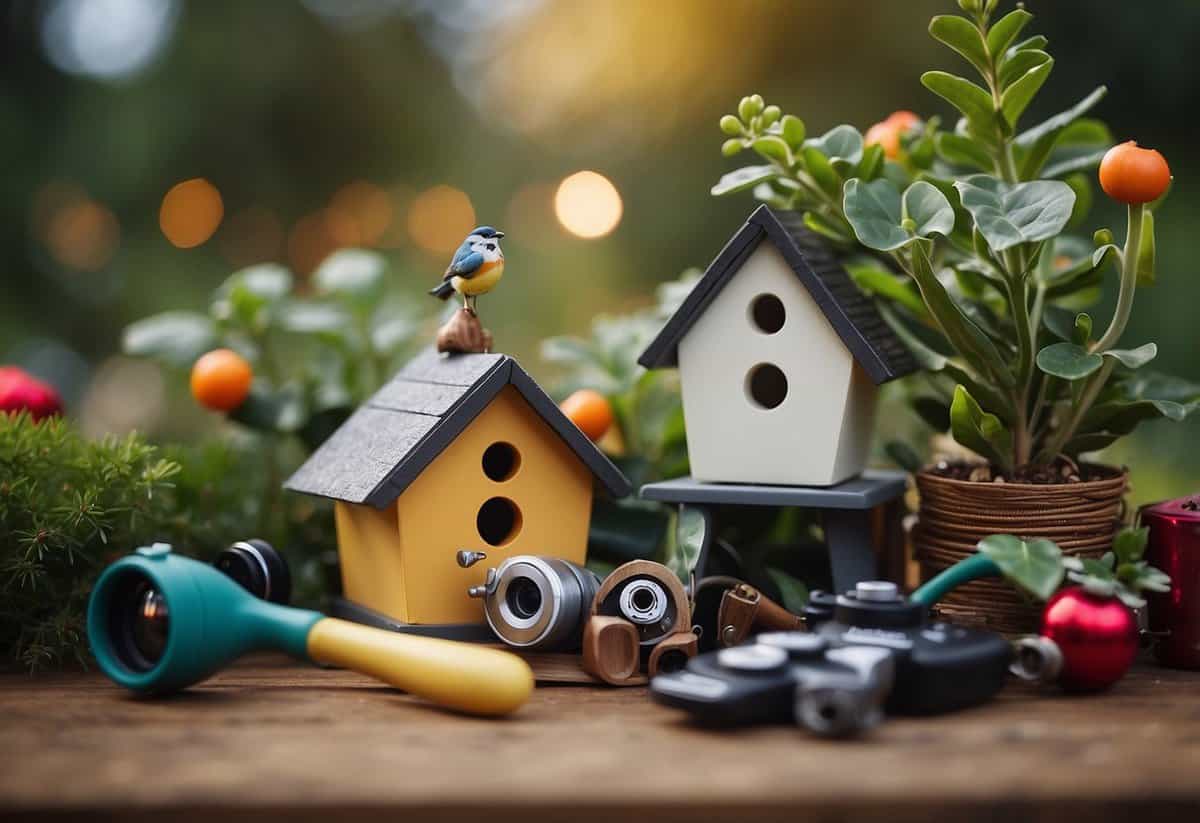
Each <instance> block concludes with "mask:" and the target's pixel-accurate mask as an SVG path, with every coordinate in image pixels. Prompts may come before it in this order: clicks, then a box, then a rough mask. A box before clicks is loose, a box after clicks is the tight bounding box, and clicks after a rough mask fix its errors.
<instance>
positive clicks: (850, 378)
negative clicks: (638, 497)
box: [679, 242, 877, 486]
mask: <svg viewBox="0 0 1200 823" xmlns="http://www.w3.org/2000/svg"><path fill="white" fill-rule="evenodd" d="M679 371H680V378H681V380H682V383H683V411H684V417H685V418H686V422H687V432H688V454H689V458H690V461H691V467H692V475H693V476H694V477H695V478H696V479H697V480H702V481H708V482H742V483H777V484H791V485H821V486H824V485H832V484H835V483H839V482H841V481H842V480H845V479H847V478H849V477H852V476H854V475H855V474H858V473H859V472H860V471H862V469H863V467H864V465H865V462H866V458H867V452H868V449H869V446H870V438H871V430H872V426H873V423H874V407H875V398H876V392H877V390H876V387H875V385H874V384H873V383H872V382H871V380H870V378H869V377H868V376H867V375H866V374H865V373H864V372H863V370H862V369H861V368H860V367H859V366H858V365H857V364H856V363H855V362H854V359H853V357H852V356H851V354H850V353H849V351H848V350H847V349H846V347H845V345H844V344H843V343H842V341H841V338H839V337H838V335H837V333H836V332H835V331H834V329H833V327H832V326H831V325H830V323H829V321H828V320H827V319H826V318H825V315H824V314H823V313H822V312H821V310H820V308H818V306H817V304H816V303H815V301H814V300H813V299H812V297H811V295H810V294H809V293H808V290H807V289H806V288H805V287H804V285H803V284H802V283H801V282H800V280H799V278H797V276H796V274H795V272H793V271H792V270H791V268H790V267H789V266H788V264H787V263H786V261H785V260H784V259H783V256H782V255H781V254H780V253H779V250H778V249H776V248H775V246H774V245H772V244H771V243H769V242H763V243H760V244H759V246H758V248H757V249H755V251H754V252H753V253H751V255H750V256H749V257H748V258H747V259H746V261H745V262H744V263H743V264H742V266H741V268H740V270H739V271H737V272H736V273H734V275H733V276H732V278H731V279H730V280H729V281H728V282H727V283H726V284H725V287H724V288H723V289H722V290H721V292H720V293H719V294H718V295H717V296H716V298H715V299H714V300H713V302H712V303H710V304H709V306H708V308H707V309H706V310H705V311H704V312H703V314H701V316H700V317H699V318H698V319H697V320H696V322H695V323H694V324H693V326H692V327H691V329H689V330H688V332H687V334H686V335H684V337H683V339H682V340H681V341H680V343H679Z"/></svg>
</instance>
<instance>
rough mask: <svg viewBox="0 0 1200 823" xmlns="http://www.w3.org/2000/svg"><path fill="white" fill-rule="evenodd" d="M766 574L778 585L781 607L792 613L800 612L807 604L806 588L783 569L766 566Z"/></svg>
mask: <svg viewBox="0 0 1200 823" xmlns="http://www.w3.org/2000/svg"><path fill="white" fill-rule="evenodd" d="M766 571H767V574H768V575H769V576H770V578H771V580H772V581H773V582H774V583H775V585H776V586H778V587H779V596H780V599H781V600H783V607H784V608H785V609H787V610H788V611H790V612H792V613H793V614H800V613H802V612H803V611H804V607H805V606H807V605H808V588H807V587H806V586H805V585H804V584H803V583H801V582H800V581H799V580H797V579H796V578H794V577H792V576H791V575H790V574H788V573H787V572H785V571H781V570H779V569H776V568H771V567H767V570H766Z"/></svg>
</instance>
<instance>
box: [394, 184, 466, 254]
mask: <svg viewBox="0 0 1200 823" xmlns="http://www.w3.org/2000/svg"><path fill="white" fill-rule="evenodd" d="M473 228H475V207H474V206H472V205H471V198H469V197H467V195H466V194H465V193H464V192H461V191H459V190H458V189H456V188H454V187H452V186H446V185H440V186H434V187H433V188H429V189H426V190H425V191H423V192H421V193H420V194H418V195H417V196H416V197H415V198H414V199H413V201H412V204H411V205H410V206H409V208H408V233H409V235H411V236H412V239H413V242H414V243H416V244H417V246H419V247H420V248H422V249H424V250H425V251H427V252H430V253H431V254H444V253H447V252H451V251H453V250H454V249H455V248H457V247H458V244H459V243H461V242H462V241H463V238H464V237H466V236H467V234H468V233H469V232H470V231H471V229H473Z"/></svg>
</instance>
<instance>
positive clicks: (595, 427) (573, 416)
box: [559, 389, 613, 442]
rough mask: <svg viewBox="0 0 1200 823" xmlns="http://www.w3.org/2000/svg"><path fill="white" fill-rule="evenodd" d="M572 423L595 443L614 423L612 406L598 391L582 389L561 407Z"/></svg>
mask: <svg viewBox="0 0 1200 823" xmlns="http://www.w3.org/2000/svg"><path fill="white" fill-rule="evenodd" d="M559 408H560V409H562V411H563V414H565V415H566V416H567V417H568V418H569V419H570V421H571V422H572V423H574V424H575V425H576V426H578V427H579V430H580V431H582V432H583V433H584V434H586V435H587V438H588V440H591V441H592V442H595V441H597V440H599V439H600V438H601V437H603V436H604V433H605V432H607V431H608V429H609V427H610V426H612V423H613V410H612V404H611V403H609V402H608V398H606V397H605V396H604V395H602V394H601V393H600V392H598V391H592V390H591V389H580V390H579V391H577V392H575V393H574V394H572V395H571V396H570V397H568V398H567V399H566V400H564V401H562V404H561V405H560V406H559Z"/></svg>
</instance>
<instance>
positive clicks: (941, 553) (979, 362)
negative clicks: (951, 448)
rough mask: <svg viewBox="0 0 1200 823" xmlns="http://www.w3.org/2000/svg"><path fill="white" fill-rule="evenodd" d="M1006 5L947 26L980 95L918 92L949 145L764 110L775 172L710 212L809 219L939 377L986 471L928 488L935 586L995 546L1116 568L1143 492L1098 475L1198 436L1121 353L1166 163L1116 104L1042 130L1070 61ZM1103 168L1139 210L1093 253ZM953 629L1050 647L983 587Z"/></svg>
mask: <svg viewBox="0 0 1200 823" xmlns="http://www.w3.org/2000/svg"><path fill="white" fill-rule="evenodd" d="M997 2H998V0H959V3H958V5H959V7H960V8H961V9H962V10H963V12H964V13H965V15H940V16H937V17H934V18H933V20H932V22H931V23H930V26H929V31H930V33H931V34H932V35H933V37H934V38H936V39H937V40H939V41H940V42H942V43H943V44H945V45H947V46H948V47H950V48H951V49H953V50H954V51H955V52H957V53H958V54H959V55H960V56H961V57H962V58H964V59H965V60H966V62H967V63H969V64H970V66H971V68H972V69H973V71H974V73H975V74H976V75H977V78H978V79H977V80H976V81H972V80H969V79H967V78H966V77H961V76H957V75H954V74H950V73H947V72H944V71H930V72H926V73H925V74H924V75H922V77H921V82H922V84H923V85H924V86H925V87H926V88H927V89H929V90H930V91H932V92H933V93H934V94H936V95H938V96H939V97H941V98H942V99H943V100H944V101H946V102H947V103H949V104H950V105H951V106H953V107H954V109H956V110H957V115H958V117H957V118H956V122H954V123H953V125H952V126H949V127H946V128H944V127H943V126H942V123H941V120H940V119H939V118H938V117H930V118H928V119H926V120H922V119H920V118H919V117H917V116H916V115H915V114H912V113H911V112H897V113H896V114H894V115H893V116H892V117H890V118H888V119H887V120H885V121H884V122H882V123H879V124H876V125H875V126H874V127H872V128H871V129H870V130H869V131H868V132H867V135H866V137H865V138H864V136H863V135H862V134H860V133H859V131H858V130H857V129H855V128H854V127H852V126H849V125H841V126H838V127H836V128H834V129H832V130H831V131H829V132H827V133H826V134H824V135H822V136H820V137H808V136H807V135H806V129H805V125H804V123H803V121H801V120H800V119H799V118H797V117H795V116H792V115H790V114H784V113H783V112H782V111H781V110H780V108H779V107H778V106H768V105H766V104H765V103H764V101H763V100H762V98H761V97H759V96H757V95H752V96H749V97H746V98H743V99H742V101H741V103H740V105H739V106H738V112H737V114H736V115H726V116H725V117H723V118H722V119H721V122H720V126H721V130H722V131H723V132H724V133H725V135H726V137H727V139H726V141H725V143H724V146H723V152H724V154H726V155H727V156H733V155H736V154H740V153H742V152H744V151H751V152H754V153H755V154H757V155H758V156H759V157H760V158H761V161H762V162H760V163H756V164H755V165H751V166H747V167H744V168H741V169H738V170H736V171H734V172H731V173H729V174H727V175H725V176H724V177H723V178H722V179H721V180H720V181H719V182H718V183H717V185H716V186H715V187H714V188H713V194H714V195H724V194H730V193H733V192H737V191H744V190H752V191H753V192H754V194H755V196H756V197H758V198H759V199H760V200H764V201H766V202H768V203H770V204H772V205H773V206H775V207H778V208H786V209H795V210H799V211H802V212H803V215H804V221H805V223H806V224H807V225H808V227H809V228H810V229H812V230H813V231H815V232H817V233H819V234H821V235H823V236H824V237H825V238H827V239H828V241H829V242H830V243H832V244H834V245H835V246H837V247H839V248H841V249H843V250H844V251H845V253H846V264H847V268H848V270H849V271H850V273H851V275H852V276H853V277H854V279H855V281H856V282H857V283H858V285H859V286H860V287H861V288H862V289H863V290H865V291H866V292H868V293H870V294H872V295H873V296H874V297H875V298H876V300H877V304H878V305H879V307H880V311H881V313H882V314H883V315H884V318H885V319H886V320H887V322H888V323H889V324H890V325H892V327H893V328H895V329H896V331H897V333H898V334H899V335H900V336H901V337H902V339H904V341H905V342H906V343H907V344H908V346H909V347H910V348H911V350H912V351H913V353H914V355H915V356H916V357H917V358H918V360H919V361H920V363H921V364H922V366H923V367H924V372H923V375H922V377H921V378H917V379H916V382H917V384H916V385H912V386H910V388H911V389H912V394H913V405H914V408H915V409H916V410H917V412H918V413H919V414H920V415H921V416H922V418H923V419H925V420H926V421H927V422H929V423H930V424H931V425H932V426H933V427H934V428H935V429H936V430H938V431H949V432H950V433H951V434H952V435H953V437H954V439H955V440H956V441H957V442H958V444H960V445H961V446H963V447H965V448H966V449H967V450H969V451H970V453H972V457H973V458H974V459H966V460H961V461H945V462H941V463H939V464H937V465H934V466H930V467H926V468H924V469H920V470H919V471H918V472H917V485H918V487H919V489H920V493H921V510H920V525H919V526H918V528H917V531H916V545H917V551H918V556H919V559H920V561H921V563H922V567H923V574H924V576H925V577H929V576H931V575H933V574H935V573H937V572H938V571H940V570H942V569H944V568H946V567H948V566H949V565H951V564H953V563H954V562H956V561H958V560H960V559H963V558H964V557H967V556H969V555H971V554H972V553H974V551H975V547H976V544H977V543H978V541H979V540H980V539H982V538H983V537H985V536H987V535H989V534H993V533H997V532H1014V533H1017V534H1021V535H1027V536H1031V537H1033V536H1036V537H1045V538H1050V539H1053V540H1055V541H1056V542H1057V543H1058V544H1059V545H1060V546H1061V547H1062V549H1063V551H1064V552H1065V553H1066V554H1067V555H1069V556H1070V555H1082V556H1098V555H1100V554H1101V553H1103V552H1104V551H1105V550H1106V549H1107V548H1108V547H1109V546H1111V545H1112V541H1113V535H1114V532H1115V531H1116V529H1117V528H1118V526H1119V522H1120V519H1121V514H1122V503H1121V498H1122V495H1123V493H1124V491H1125V488H1126V471H1125V470H1124V469H1120V468H1114V467H1108V466H1102V465H1096V464H1092V463H1088V462H1084V461H1083V460H1082V459H1081V455H1084V454H1086V453H1089V452H1093V451H1096V450H1098V449H1101V448H1104V447H1105V446H1107V445H1109V444H1111V443H1112V442H1113V441H1115V440H1116V439H1117V438H1119V437H1121V436H1123V435H1126V434H1128V433H1130V432H1131V431H1132V430H1133V429H1134V428H1135V427H1136V426H1137V425H1138V424H1139V423H1141V422H1143V421H1145V420H1150V419H1155V418H1159V417H1166V418H1169V419H1172V420H1181V419H1183V418H1184V417H1185V416H1186V415H1187V414H1188V413H1189V412H1190V411H1191V410H1192V409H1193V408H1194V406H1195V404H1196V402H1197V398H1200V387H1197V386H1194V385H1191V384H1188V383H1186V382H1184V381H1180V380H1176V379H1174V378H1170V377H1166V376H1163V375H1159V374H1150V373H1148V372H1147V371H1146V370H1144V369H1143V367H1144V366H1146V364H1147V363H1149V362H1150V361H1151V360H1152V359H1153V358H1154V356H1155V354H1156V351H1157V349H1156V346H1155V344H1154V343H1152V342H1145V343H1141V344H1140V345H1136V346H1132V345H1129V344H1128V343H1127V341H1125V340H1124V339H1123V338H1124V331H1125V328H1126V325H1127V323H1128V321H1129V317H1130V311H1131V309H1132V305H1133V300H1134V295H1135V292H1136V289H1137V288H1138V287H1139V286H1148V285H1151V284H1153V282H1154V277H1155V270H1154V269H1155V266H1154V247H1155V244H1154V210H1155V208H1156V207H1157V206H1158V205H1159V204H1160V203H1161V201H1162V199H1163V198H1164V197H1165V196H1166V191H1167V189H1168V188H1169V185H1170V179H1171V178H1170V172H1169V170H1168V168H1167V164H1166V161H1165V160H1164V159H1163V158H1162V156H1161V155H1160V154H1158V152H1155V151H1149V150H1145V149H1142V148H1139V147H1138V146H1137V145H1136V144H1134V143H1132V142H1130V143H1124V144H1121V145H1117V146H1113V142H1114V141H1113V139H1112V137H1111V135H1110V133H1109V131H1108V129H1107V128H1106V127H1105V126H1104V124H1103V123H1101V122H1100V121H1098V120H1095V119H1092V118H1090V117H1086V116H1085V115H1087V114H1088V113H1089V112H1090V111H1091V110H1092V109H1093V108H1094V107H1095V106H1096V104H1097V103H1099V101H1100V100H1101V99H1102V98H1103V96H1104V93H1105V89H1104V87H1100V88H1097V89H1095V90H1094V91H1092V92H1091V93H1090V94H1088V95H1087V96H1086V97H1084V98H1083V99H1082V100H1080V101H1079V102H1078V103H1076V104H1075V105H1073V106H1071V107H1069V108H1067V109H1066V110H1064V111H1062V112H1060V113H1059V114H1056V115H1055V116H1053V117H1051V118H1049V119H1047V120H1045V121H1043V122H1041V123H1038V124H1036V125H1033V126H1029V127H1026V126H1024V125H1023V124H1022V115H1023V114H1024V112H1025V110H1026V108H1027V107H1028V106H1029V104H1030V102H1031V101H1032V100H1033V98H1034V97H1035V95H1036V94H1037V93H1038V91H1039V90H1040V89H1041V87H1042V84H1043V83H1044V82H1045V80H1046V78H1047V76H1048V75H1049V74H1050V71H1051V69H1052V68H1053V66H1054V60H1053V58H1052V57H1051V56H1050V55H1049V54H1048V53H1047V52H1046V50H1045V46H1046V38H1044V37H1041V36H1036V35H1035V36H1032V37H1025V36H1024V35H1023V32H1024V29H1025V28H1026V26H1027V24H1028V23H1029V21H1030V20H1031V19H1032V15H1031V14H1030V13H1029V12H1027V11H1026V10H1025V9H1024V8H1021V7H1019V6H1018V8H1016V9H1014V10H1012V11H1010V12H1008V13H1007V14H1004V15H1002V16H998V15H997V14H996V6H997ZM1097 166H1099V170H1100V174H1099V178H1100V184H1101V187H1102V188H1103V190H1104V192H1105V193H1106V194H1107V195H1108V196H1110V197H1112V198H1113V199H1115V200H1118V201H1120V202H1122V203H1125V204H1126V205H1127V225H1126V230H1125V239H1124V242H1123V243H1122V244H1120V245H1118V244H1117V242H1116V241H1115V239H1114V236H1113V233H1112V232H1111V231H1110V230H1108V229H1100V230H1098V231H1096V232H1095V233H1094V234H1093V235H1092V242H1088V240H1087V239H1086V238H1085V237H1081V236H1078V235H1077V233H1076V232H1077V231H1078V230H1079V229H1080V228H1081V227H1082V226H1083V225H1084V221H1085V220H1086V217H1087V212H1088V207H1089V205H1090V202H1091V200H1092V182H1091V179H1092V178H1091V174H1090V172H1091V170H1092V169H1094V168H1096V167H1097ZM1114 270H1115V272H1116V275H1117V277H1118V279H1119V298H1118V302H1117V305H1116V309H1115V310H1114V313H1113V315H1112V317H1111V318H1110V319H1108V321H1107V322H1106V323H1103V324H1102V325H1101V324H1100V323H1098V322H1095V321H1093V318H1092V316H1091V315H1090V314H1089V313H1088V312H1087V311H1085V309H1087V308H1088V307H1089V306H1091V305H1092V304H1093V303H1095V302H1096V301H1097V300H1098V299H1099V297H1100V292H1101V285H1102V283H1103V281H1104V278H1105V277H1106V276H1107V275H1108V272H1110V271H1114ZM914 468H918V467H914ZM944 609H945V610H946V611H947V612H950V613H952V615H953V616H954V617H955V618H956V619H960V620H964V621H968V622H970V621H974V622H983V623H987V624H988V625H990V626H992V627H993V628H997V629H1000V630H1003V631H1011V632H1022V631H1028V630H1030V629H1031V628H1033V626H1034V624H1035V622H1036V618H1037V613H1038V612H1037V609H1036V607H1035V606H1033V605H1032V604H1029V603H1027V602H1025V601H1024V600H1023V599H1022V598H1021V597H1020V596H1019V595H1016V594H1015V593H1014V592H1013V591H1012V590H1011V589H1010V588H1009V587H1007V586H1005V585H1003V584H1002V583H997V582H978V583H972V584H970V585H969V586H967V587H965V588H963V589H961V590H959V591H957V592H955V593H954V594H953V595H951V596H950V597H949V598H948V599H947V600H946V601H945V602H944Z"/></svg>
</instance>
